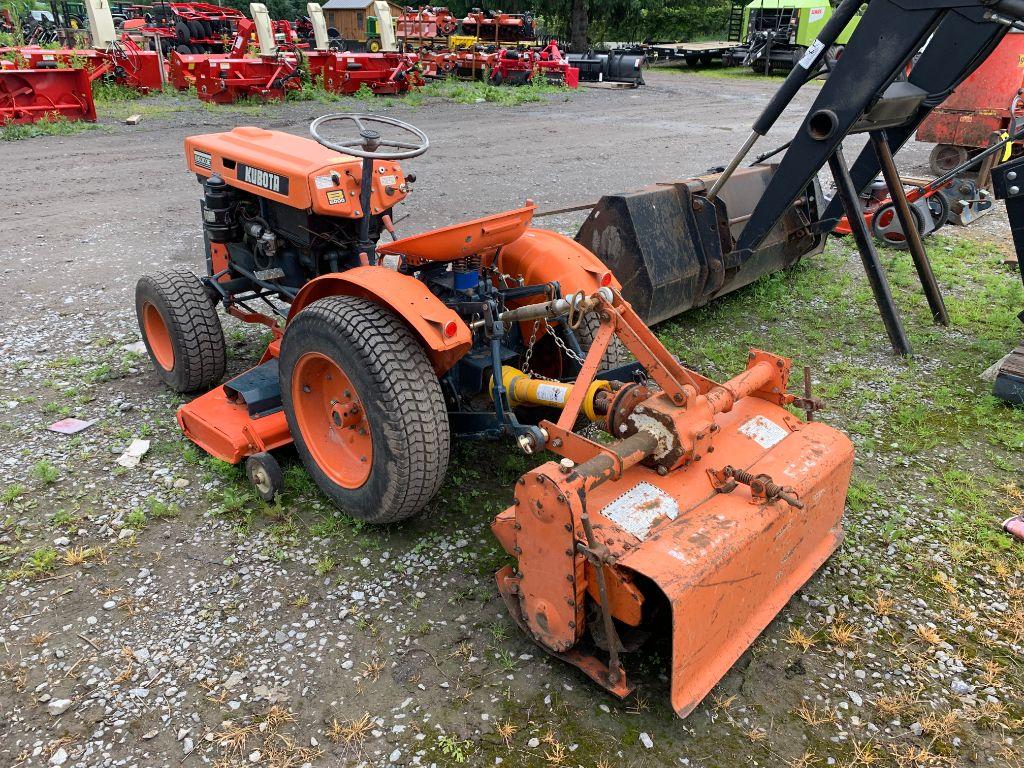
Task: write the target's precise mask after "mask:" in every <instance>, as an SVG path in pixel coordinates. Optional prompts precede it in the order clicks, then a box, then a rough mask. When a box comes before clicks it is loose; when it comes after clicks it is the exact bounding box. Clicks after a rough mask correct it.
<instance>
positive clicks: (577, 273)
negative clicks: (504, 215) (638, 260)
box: [497, 228, 622, 338]
mask: <svg viewBox="0 0 1024 768" xmlns="http://www.w3.org/2000/svg"><path fill="white" fill-rule="evenodd" d="M497 267H498V269H499V270H501V271H502V272H503V273H504V274H506V275H510V276H511V277H513V278H518V277H522V278H523V280H524V281H525V284H526V285H540V284H542V283H552V282H557V283H558V286H559V287H560V288H561V290H562V296H563V297H566V298H568V297H569V296H572V295H573V294H574V293H576V292H577V291H583V292H584V293H585V294H587V295H588V296H589V295H591V294H593V293H594V292H595V291H596V290H597V289H598V288H600V287H601V278H602V276H604V275H606V274H610V273H611V271H610V270H609V269H608V267H606V266H605V265H604V263H603V262H602V261H601V260H600V259H599V258H597V256H595V255H594V254H593V253H591V252H590V251H589V250H587V249H586V248H585V247H584V246H582V245H580V244H579V243H577V242H576V241H575V240H571V239H570V238H568V237H566V236H565V235H560V234H558V233H557V232H552V231H551V230H549V229H532V228H531V229H527V230H526V232H524V233H523V235H522V236H521V237H519V238H517V239H516V240H514V241H513V242H511V243H509V244H508V245H506V246H505V247H504V248H502V249H501V251H499V253H498V261H497ZM609 285H610V286H611V287H612V288H614V289H615V290H616V291H621V290H622V285H621V284H620V283H619V281H618V280H616V279H615V275H611V283H609ZM536 301H543V297H541V296H538V297H537V299H536ZM520 303H523V304H525V303H534V302H533V301H523V302H510V303H509V306H510V307H511V306H516V305H518V304H520ZM520 329H521V331H522V333H523V337H524V338H530V336H531V335H532V334H533V332H534V331H533V323H532V322H524V323H520ZM545 332H546V331H545V330H544V328H540V329H539V334H538V337H539V336H543V335H544V333H545Z"/></svg>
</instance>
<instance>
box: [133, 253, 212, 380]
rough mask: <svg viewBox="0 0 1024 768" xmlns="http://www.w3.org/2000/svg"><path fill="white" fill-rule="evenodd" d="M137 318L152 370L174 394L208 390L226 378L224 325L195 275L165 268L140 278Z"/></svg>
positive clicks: (181, 270)
mask: <svg viewBox="0 0 1024 768" xmlns="http://www.w3.org/2000/svg"><path fill="white" fill-rule="evenodd" d="M135 316H136V317H137V318H138V321H139V328H140V329H141V330H142V340H143V341H144V342H145V344H146V349H147V350H148V351H149V356H150V359H152V361H153V366H154V367H155V368H156V372H157V373H158V374H159V375H160V378H161V379H163V381H164V383H165V384H166V385H167V386H168V387H170V388H171V389H173V390H174V391H175V392H196V391H199V390H202V389H209V388H210V387H212V386H214V385H215V384H217V383H218V382H219V381H220V380H221V379H222V378H223V377H224V370H225V368H226V367H227V352H226V350H225V345H224V329H223V328H222V327H221V324H220V318H219V317H217V308H216V306H215V305H214V303H213V302H212V301H211V300H210V297H209V295H208V294H207V293H206V290H205V289H204V288H203V283H202V281H201V280H200V279H199V278H198V277H196V276H195V275H194V274H192V273H191V272H189V271H188V270H186V269H165V270H163V271H161V272H157V273H156V274H153V275H146V276H144V277H142V278H141V279H140V280H139V282H138V283H137V284H136V286H135Z"/></svg>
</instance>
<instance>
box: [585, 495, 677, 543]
mask: <svg viewBox="0 0 1024 768" xmlns="http://www.w3.org/2000/svg"><path fill="white" fill-rule="evenodd" d="M601 514H602V515H604V516H605V517H607V518H608V519H609V520H611V521H612V522H614V523H615V524H616V525H618V526H619V527H620V528H622V529H623V530H625V531H628V532H629V533H631V534H633V535H634V536H636V537H637V538H638V539H640V540H641V541H642V540H643V539H646V538H647V534H648V533H649V532H650V530H651V526H652V525H653V524H654V521H655V520H658V519H659V518H661V517H667V518H668V519H669V520H675V519H676V517H678V516H679V505H678V504H676V500H675V499H673V498H672V497H671V496H669V495H668V494H667V493H665V492H664V491H663V490H661V488H658V487H657V486H654V485H651V484H650V483H637V484H636V485H634V486H633V487H632V488H630V489H629V490H628V491H626V492H625V493H624V494H622V495H621V496H619V498H617V499H616V500H615V501H613V502H612V503H611V504H609V505H608V506H607V507H605V508H604V509H602V510H601Z"/></svg>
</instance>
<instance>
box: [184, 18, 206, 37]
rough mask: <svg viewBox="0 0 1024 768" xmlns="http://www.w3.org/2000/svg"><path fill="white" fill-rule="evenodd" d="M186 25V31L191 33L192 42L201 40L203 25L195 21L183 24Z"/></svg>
mask: <svg viewBox="0 0 1024 768" xmlns="http://www.w3.org/2000/svg"><path fill="white" fill-rule="evenodd" d="M185 23H186V24H187V25H188V31H189V32H191V33H192V39H193V40H202V39H203V25H202V24H200V23H199V22H198V21H196V20H195V19H190V20H189V21H186V22H185Z"/></svg>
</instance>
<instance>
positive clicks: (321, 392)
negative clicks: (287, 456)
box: [291, 352, 373, 488]
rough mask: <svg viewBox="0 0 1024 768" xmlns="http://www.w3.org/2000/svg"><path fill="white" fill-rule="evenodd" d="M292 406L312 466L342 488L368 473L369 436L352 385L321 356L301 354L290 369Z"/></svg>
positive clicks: (361, 480)
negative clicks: (315, 465)
mask: <svg viewBox="0 0 1024 768" xmlns="http://www.w3.org/2000/svg"><path fill="white" fill-rule="evenodd" d="M291 386H292V409H293V410H294V412H295V421H296V423H297V424H298V427H299V429H300V430H301V431H302V435H303V437H304V438H305V440H306V447H308V448H309V452H310V453H311V454H312V456H313V458H314V460H315V461H316V463H317V465H318V466H319V467H320V468H321V469H322V470H323V471H324V474H326V475H327V476H328V477H329V478H330V479H331V480H332V481H334V482H335V483H337V484H338V485H340V486H341V487H342V488H358V487H360V486H361V485H362V484H363V483H365V482H366V479H367V478H368V477H369V476H370V467H371V466H372V462H373V438H372V436H371V434H370V423H369V421H367V418H366V409H365V408H364V407H363V403H362V401H361V400H360V399H359V395H358V394H357V393H356V390H355V387H354V386H353V385H352V382H351V381H349V378H348V376H346V375H345V372H344V371H343V370H342V369H341V368H340V367H339V366H338V364H337V363H335V362H334V361H333V360H331V359H330V358H329V357H327V356H326V355H323V354H321V353H319V352H307V353H306V354H304V355H303V356H302V357H300V358H299V359H298V361H297V362H296V363H295V368H294V369H293V370H292V385H291Z"/></svg>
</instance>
